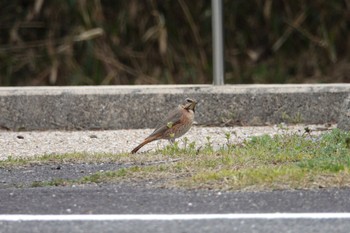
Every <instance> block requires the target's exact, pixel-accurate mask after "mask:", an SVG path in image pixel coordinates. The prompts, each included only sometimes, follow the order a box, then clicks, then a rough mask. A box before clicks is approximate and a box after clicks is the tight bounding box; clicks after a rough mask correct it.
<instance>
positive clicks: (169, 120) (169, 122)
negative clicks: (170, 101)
mask: <svg viewBox="0 0 350 233" xmlns="http://www.w3.org/2000/svg"><path fill="white" fill-rule="evenodd" d="M181 115H182V113H181V107H177V108H176V109H174V110H172V111H171V112H169V114H168V115H167V117H166V118H165V120H163V121H161V122H159V123H158V125H157V126H156V129H155V130H154V131H153V133H152V134H151V135H150V136H149V137H152V136H154V135H157V134H159V133H163V132H165V131H166V130H167V129H169V128H171V127H173V126H174V125H177V124H179V123H180V119H181Z"/></svg>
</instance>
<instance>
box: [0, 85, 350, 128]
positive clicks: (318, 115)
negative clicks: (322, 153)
mask: <svg viewBox="0 0 350 233" xmlns="http://www.w3.org/2000/svg"><path fill="white" fill-rule="evenodd" d="M349 93H350V85H349V84H323V85H321V84H317V85H312V84H307V85H225V86H211V85H191V86H190V85H188V86H187V85H179V86H85V87H84V86H82V87H1V88H0V128H2V129H10V130H48V129H129V128H152V127H154V126H155V125H156V124H157V121H158V120H159V119H161V118H162V117H163V116H164V115H166V114H167V112H168V111H169V110H170V109H172V108H174V107H175V106H177V105H178V104H180V103H182V102H183V101H184V99H185V98H186V97H191V98H194V99H196V100H198V101H199V104H198V106H197V112H196V114H197V116H196V121H197V123H198V124H200V125H266V124H276V123H281V122H286V123H310V124H311V123H312V124H316V123H335V122H337V120H338V117H339V113H340V110H341V109H340V108H341V106H342V103H343V101H344V99H345V98H346V97H347V96H348V94H349Z"/></svg>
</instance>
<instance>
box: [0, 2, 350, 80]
mask: <svg viewBox="0 0 350 233" xmlns="http://www.w3.org/2000/svg"><path fill="white" fill-rule="evenodd" d="M0 19H1V20H0V85H99V84H106V85H107V84H168V83H169V84H170V83H177V84H180V83H211V82H212V66H211V63H212V47H211V46H212V38H211V1H209V0H200V1H189V0H172V1H170V0H163V1H160V0H159V1H156V0H153V1H152V0H148V1H139V0H129V1H112V0H64V1H63V0H50V1H44V0H33V1H29V0H13V1H1V2H0ZM224 22H225V25H224V29H225V82H226V83H303V82H349V81H350V59H349V58H350V38H349V32H350V1H349V0H334V1H328V0H314V1H302V0H275V1H273V0H264V1H262V0H252V1H244V0H235V1H229V0H226V1H224Z"/></svg>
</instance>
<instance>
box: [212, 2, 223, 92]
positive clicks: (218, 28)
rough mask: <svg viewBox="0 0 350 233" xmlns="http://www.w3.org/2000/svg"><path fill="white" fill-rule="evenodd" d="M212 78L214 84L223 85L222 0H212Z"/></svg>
mask: <svg viewBox="0 0 350 233" xmlns="http://www.w3.org/2000/svg"><path fill="white" fill-rule="evenodd" d="M211 7H212V12H213V15H212V33H213V67H214V72H213V76H214V77H213V79H214V85H224V43H223V30H222V28H223V25H222V18H223V17H222V0H212V1H211Z"/></svg>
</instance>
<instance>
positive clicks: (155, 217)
mask: <svg viewBox="0 0 350 233" xmlns="http://www.w3.org/2000/svg"><path fill="white" fill-rule="evenodd" d="M212 219H216V220H218V219H231V220H235V219H238V220H239V219H272V220H273V219H350V213H261V214H259V213H256V214H121V215H119V214H97V215H77V214H71V215H26V214H13V215H12V214H8V215H0V221H128V220H134V221H169V220H170V221H171V220H212Z"/></svg>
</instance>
